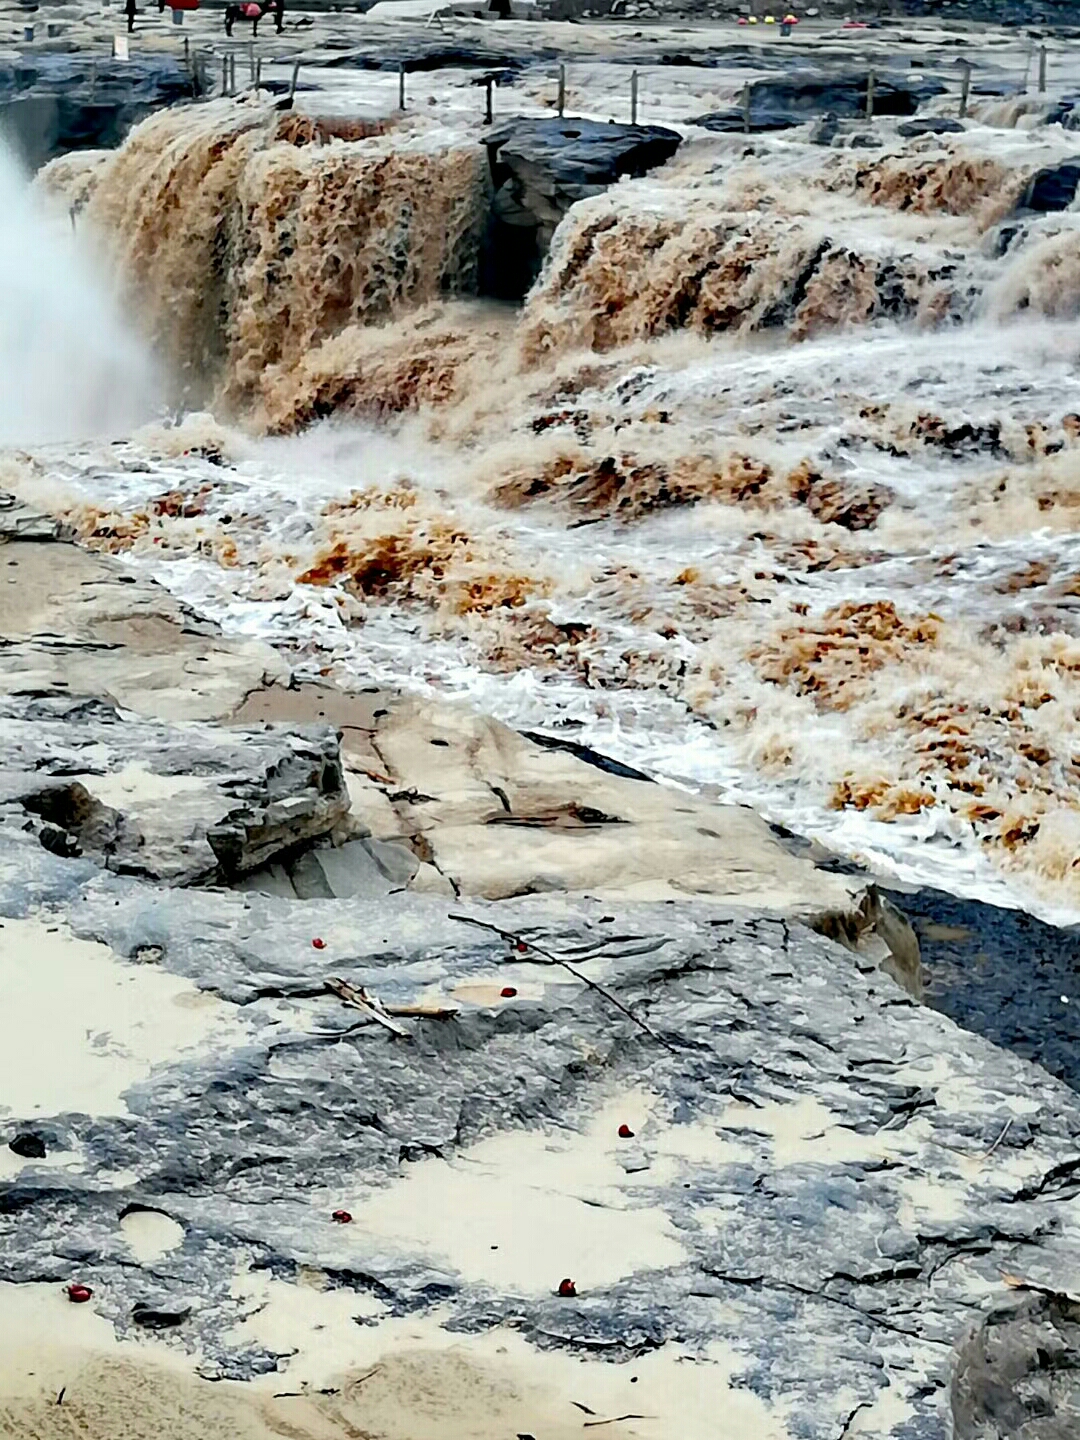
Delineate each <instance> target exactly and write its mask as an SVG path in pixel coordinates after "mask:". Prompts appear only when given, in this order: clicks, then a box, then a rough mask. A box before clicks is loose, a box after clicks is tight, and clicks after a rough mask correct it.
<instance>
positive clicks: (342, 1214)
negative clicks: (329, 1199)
mask: <svg viewBox="0 0 1080 1440" xmlns="http://www.w3.org/2000/svg"><path fill="white" fill-rule="evenodd" d="M330 1218H331V1220H336V1221H337V1223H338V1224H339V1225H348V1224H349V1222H350V1221H351V1220H352V1216H351V1215H350V1214H349V1212H348V1210H335V1211H334V1213H333V1215H331V1217H330Z"/></svg>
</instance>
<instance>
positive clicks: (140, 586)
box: [0, 506, 288, 720]
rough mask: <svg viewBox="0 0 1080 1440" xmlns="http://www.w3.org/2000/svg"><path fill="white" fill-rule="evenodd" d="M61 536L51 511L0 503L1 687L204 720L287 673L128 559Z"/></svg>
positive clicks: (275, 659)
mask: <svg viewBox="0 0 1080 1440" xmlns="http://www.w3.org/2000/svg"><path fill="white" fill-rule="evenodd" d="M64 539H65V531H64V527H63V526H62V525H60V524H59V523H58V522H57V521H56V520H55V519H53V517H52V516H49V515H43V514H41V513H39V512H37V511H35V510H33V509H32V508H28V507H25V506H5V507H2V508H0V694H6V695H23V696H35V695H55V694H65V693H66V694H71V695H97V696H102V697H105V698H108V699H111V700H113V701H115V702H116V703H117V704H119V705H122V706H129V707H130V708H133V709H137V710H138V712H139V713H140V714H142V715H152V716H156V717H158V718H160V719H168V720H207V719H211V718H214V717H217V716H222V715H228V714H229V713H230V712H231V711H233V710H235V709H236V707H237V706H238V705H239V704H241V703H242V701H243V699H244V697H245V696H246V695H248V694H249V693H250V692H251V691H253V690H257V689H259V688H261V687H262V686H263V685H265V684H268V683H269V682H270V681H272V680H282V679H285V678H287V675H288V667H287V666H286V665H285V664H284V663H283V662H282V660H281V658H280V656H278V655H277V654H276V653H275V651H274V650H272V649H271V648H270V646H268V645H265V644H263V643H262V642H261V641H258V640H245V639H236V638H232V637H225V636H222V635H221V634H220V633H219V631H218V629H217V627H216V626H215V625H213V624H210V623H209V622H207V621H205V620H202V619H200V618H199V617H198V616H196V615H194V614H193V613H192V612H191V611H190V610H188V609H187V608H186V607H185V606H183V605H182V604H180V603H179V602H178V601H176V600H174V599H173V598H172V597H171V596H170V595H169V594H168V593H167V592H166V591H165V590H163V589H162V588H161V586H159V585H154V584H153V583H151V582H150V581H148V580H146V579H143V578H141V577H137V576H136V575H134V574H132V573H131V571H130V570H129V569H128V568H127V567H125V566H124V565H123V563H122V562H121V561H119V560H116V559H114V558H113V557H112V556H109V555H99V554H92V553H90V552H88V551H85V550H80V549H77V548H76V547H75V546H73V545H70V544H62V543H58V542H61V541H63V540H64Z"/></svg>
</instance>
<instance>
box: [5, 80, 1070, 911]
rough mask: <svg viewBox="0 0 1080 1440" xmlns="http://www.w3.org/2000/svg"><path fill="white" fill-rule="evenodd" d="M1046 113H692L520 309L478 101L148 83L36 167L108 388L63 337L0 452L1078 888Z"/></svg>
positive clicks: (728, 788)
mask: <svg viewBox="0 0 1080 1440" xmlns="http://www.w3.org/2000/svg"><path fill="white" fill-rule="evenodd" d="M193 116H197V119H193ZM1025 123H1026V122H1025V115H1024V106H1023V105H1022V104H1018V105H1014V106H1012V108H1011V109H1010V107H1009V106H1008V105H1005V104H1003V103H1002V102H993V103H990V102H983V107H982V109H981V110H980V109H979V108H978V107H976V110H975V123H974V124H973V125H972V126H971V128H969V129H968V130H967V131H966V132H965V133H963V134H946V135H941V136H937V135H933V134H930V135H926V136H923V137H921V138H919V139H915V140H908V141H904V140H902V139H900V138H898V136H897V134H896V132H895V127H893V128H892V129H890V128H889V127H888V125H887V124H884V125H882V126H881V144H880V145H879V146H878V147H877V148H872V149H851V148H840V149H838V148H827V147H822V146H819V145H815V144H812V143H810V140H809V138H808V134H807V131H806V130H797V131H792V132H787V133H785V134H781V135H775V136H758V137H754V138H753V139H747V138H746V137H744V136H742V135H738V136H735V135H710V134H707V133H706V132H705V131H702V130H694V129H690V130H688V131H687V140H686V142H685V143H684V145H683V147H682V149H681V150H680V152H679V154H678V155H677V156H676V158H675V159H674V160H672V161H670V162H669V163H668V164H667V165H666V166H664V167H663V168H662V169H660V170H657V171H655V172H654V173H653V174H652V175H651V176H650V177H648V178H647V179H643V180H635V181H624V182H622V183H621V184H619V185H618V186H616V187H614V188H613V189H611V190H609V191H608V192H607V193H605V194H603V195H600V196H598V197H595V198H592V199H588V200H585V201H583V202H581V203H579V204H578V205H577V206H575V207H574V208H573V210H572V211H571V212H570V214H569V215H568V216H567V218H566V219H565V220H564V221H563V222H562V224H561V225H560V226H559V228H558V230H557V231H556V234H555V238H554V242H553V245H552V249H551V252H550V254H549V256H548V260H547V263H546V265H545V268H544V271H543V273H542V274H541V276H540V279H539V280H538V282H537V283H536V285H535V286H534V288H533V290H532V291H531V292H530V294H529V295H528V297H527V299H526V302H525V304H524V307H523V308H522V309H520V310H518V309H514V308H511V307H509V306H502V305H496V304H495V303H493V302H487V301H484V300H480V299H476V298H470V294H471V292H474V291H475V283H476V269H477V263H478V262H477V256H478V250H479V246H480V243H481V233H482V228H483V216H484V214H485V212H486V206H487V202H488V195H487V190H486V187H487V186H488V185H489V183H490V182H489V178H488V175H487V166H486V160H485V158H484V152H483V150H482V148H481V147H480V146H479V145H477V144H476V140H475V136H469V137H463V136H462V134H461V133H460V132H458V133H455V132H454V131H452V130H449V129H446V128H443V127H441V126H440V125H439V124H438V123H436V122H435V121H433V120H430V119H428V118H421V117H420V116H419V115H413V116H411V117H409V118H398V119H394V120H391V121H388V122H386V123H380V124H374V123H371V124H366V125H355V126H353V127H352V128H351V129H350V127H349V126H348V125H346V124H342V123H340V122H339V123H337V124H336V125H334V126H330V127H329V128H328V127H325V126H324V127H323V133H320V127H319V125H318V124H317V123H315V122H312V121H305V120H304V119H303V117H294V116H285V115H281V114H279V113H277V112H275V111H273V110H272V109H270V108H268V106H266V105H265V104H263V103H261V102H259V101H257V100H254V99H250V98H249V99H247V100H245V101H240V102H228V101H219V102H212V103H209V104H206V105H204V106H201V107H199V108H198V109H197V111H193V110H191V109H187V110H183V111H173V112H166V113H163V114H161V115H158V116H156V117H154V118H152V119H151V120H149V121H147V122H145V123H144V124H143V125H142V126H140V127H139V129H138V130H136V131H135V132H134V133H133V135H132V136H131V137H130V139H129V140H128V142H127V143H126V145H125V146H124V147H123V148H122V149H121V150H120V151H118V152H115V153H113V154H108V155H91V156H73V157H68V158H66V159H63V160H60V161H56V162H53V164H52V165H51V166H50V167H48V168H47V169H46V171H44V172H43V173H42V175H41V176H40V177H39V179H38V181H37V185H36V190H37V198H38V200H39V201H44V202H46V203H47V204H53V205H55V206H56V207H57V213H58V214H59V216H60V218H59V219H56V218H55V215H54V216H53V218H51V219H49V218H40V217H35V216H34V215H33V214H32V213H31V210H30V208H29V201H28V200H26V201H25V202H24V201H19V202H16V201H14V200H11V203H6V204H5V214H4V215H3V217H2V219H0V227H5V228H4V234H5V242H4V243H5V248H7V247H9V246H10V245H11V244H13V243H19V244H21V245H23V246H27V245H28V244H30V243H33V244H34V245H37V244H38V241H37V239H33V241H32V242H31V237H32V236H37V235H40V236H41V237H42V246H39V247H38V248H39V249H41V248H42V247H43V246H44V244H45V238H46V236H47V238H48V246H49V247H51V248H47V249H45V250H44V251H43V253H45V255H46V268H47V269H48V283H49V284H50V285H52V286H55V290H54V292H53V293H54V296H64V297H67V301H66V303H64V304H56V303H54V304H53V305H52V306H51V307H47V308H45V309H44V310H43V311H42V312H41V313H42V314H43V315H44V317H45V318H44V319H43V320H42V321H41V322H40V323H41V324H43V325H48V326H53V327H55V328H56V329H57V330H58V331H59V332H63V333H64V334H68V333H69V332H70V339H71V345H73V346H75V347H76V349H77V350H78V355H77V357H76V358H77V360H78V361H79V364H80V365H81V366H82V369H83V370H84V371H85V370H86V369H87V366H86V364H85V363H84V362H85V361H86V358H87V352H89V353H90V357H91V361H92V363H90V365H89V367H88V368H89V373H90V374H91V375H94V376H96V377H97V381H96V382H95V383H97V382H98V381H100V379H101V377H102V376H104V377H105V379H106V391H107V393H108V395H109V396H110V397H111V401H112V402H113V405H114V407H118V408H114V410H113V413H107V414H106V421H105V423H104V424H103V426H102V427H101V428H102V429H103V430H104V432H105V434H104V438H101V439H98V440H86V439H83V438H82V437H83V436H84V435H85V434H86V427H85V426H81V427H80V424H79V415H78V409H79V396H78V394H77V393H71V392H72V390H74V391H76V392H77V391H78V389H79V382H78V380H77V379H74V380H72V381H71V382H70V384H69V383H68V382H67V381H66V379H65V376H64V375H63V374H59V375H56V376H50V377H46V378H47V379H48V381H49V384H50V385H55V392H54V393H55V395H56V398H57V402H58V407H57V408H58V409H59V411H60V412H61V413H64V414H67V415H68V416H69V417H70V427H69V428H70V434H68V435H65V434H64V433H62V432H60V433H56V432H51V431H50V430H49V429H48V428H46V429H44V430H42V429H40V428H35V423H36V422H35V420H34V417H33V416H30V419H27V416H28V415H30V410H29V409H28V408H27V406H26V404H25V402H20V403H18V404H14V405H13V404H12V403H11V402H10V401H9V400H6V401H5V407H6V408H5V414H4V416H3V420H4V424H3V438H4V439H5V440H7V441H12V440H20V441H22V442H24V443H25V444H31V445H35V446H36V448H34V449H31V450H24V451H15V450H9V451H8V452H7V453H6V459H5V461H4V473H3V474H2V475H0V485H2V487H3V488H4V489H9V490H17V491H19V492H21V493H24V494H27V495H29V494H33V495H35V496H36V497H37V498H38V499H39V500H40V499H41V498H42V497H46V498H47V499H48V500H49V501H50V502H51V503H52V504H53V505H54V506H60V507H61V508H64V509H65V510H66V512H67V513H68V514H69V516H70V518H71V520H72V522H73V523H74V524H75V526H76V527H77V529H78V531H79V533H80V534H81V535H82V537H83V538H84V539H85V540H86V541H87V543H89V544H90V545H92V546H97V547H102V548H105V549H108V550H110V551H113V552H118V553H120V552H122V553H124V554H126V555H127V556H128V557H129V558H130V560H131V563H132V564H136V565H142V566H146V567H148V568H149V569H150V570H151V571H152V573H153V574H154V575H155V576H156V577H157V578H158V579H160V580H161V581H162V582H163V583H164V584H165V585H167V586H168V587H169V589H170V590H172V591H173V592H174V593H176V594H178V595H179V596H181V597H183V598H184V599H186V600H189V601H190V602H192V603H193V604H194V605H195V606H197V607H198V608H199V609H200V610H202V611H203V612H205V613H208V614H210V615H212V616H214V617H215V618H217V619H219V620H220V621H221V622H222V623H223V624H224V625H225V626H226V627H228V628H230V629H233V630H240V631H243V632H245V633H250V634H259V635H262V636H264V637H267V638H269V639H271V640H272V641H273V642H274V643H276V644H278V645H279V646H281V647H283V648H284V650H285V651H286V652H287V654H288V655H289V656H290V658H291V659H292V661H293V663H294V664H295V665H296V666H297V667H298V668H299V670H300V671H301V673H319V674H330V675H333V676H335V677H336V678H337V679H338V680H339V681H340V682H341V683H343V684H346V685H350V684H351V685H354V686H357V685H364V684H371V683H373V682H377V683H379V684H382V685H388V684H394V683H398V684H401V685H403V686H407V687H411V688H416V689H425V688H430V689H432V690H435V691H438V692H440V693H444V694H446V693H449V694H459V695H463V696H467V697H468V698H469V699H470V700H471V701H472V702H474V703H475V704H476V705H477V706H479V707H480V708H482V709H484V710H485V711H487V712H489V713H494V714H496V715H498V716H500V717H501V718H503V719H505V720H508V721H510V722H512V723H514V724H516V725H519V726H523V727H528V728H533V729H540V730H546V731H548V732H551V733H558V734H563V735H567V736H569V737H571V738H574V739H578V740H582V741H585V742H587V743H590V744H592V745H594V746H596V747H597V748H599V749H601V750H604V751H606V752H609V753H613V754H615V755H617V756H619V757H620V758H623V759H625V760H628V761H630V762H632V763H633V764H635V765H636V766H638V767H640V768H643V769H646V770H649V771H650V772H651V773H653V774H655V775H657V776H662V777H668V778H670V779H671V780H672V781H674V782H677V783H683V784H688V785H693V786H707V787H714V789H713V793H716V794H718V795H721V796H724V797H727V798H731V799H733V800H741V801H746V802H748V803H750V804H751V805H753V806H754V807H755V808H757V809H758V810H759V811H760V812H762V813H763V814H765V815H766V816H767V817H769V818H770V819H772V820H774V821H776V822H779V823H782V824H784V825H786V826H788V827H790V828H791V829H793V830H795V831H797V832H799V833H801V834H804V835H808V836H811V837H816V838H818V839H820V840H821V841H822V842H823V843H824V844H825V845H827V846H828V847H829V848H830V849H832V850H834V851H837V852H839V853H841V854H844V855H846V856H849V857H852V858H857V859H861V860H863V861H865V862H866V863H867V864H869V865H870V866H871V867H873V868H874V869H876V870H877V871H879V872H880V873H883V874H885V875H887V876H891V877H897V878H900V879H903V880H907V881H912V882H918V883H926V884H931V885H934V886H936V887H938V888H942V889H950V890H953V891H954V892H956V893H960V894H966V895H976V896H982V897H985V898H989V899H993V900H995V901H997V902H998V903H1006V904H1021V905H1024V906H1025V907H1027V908H1029V909H1032V910H1034V911H1036V912H1038V913H1040V914H1042V915H1044V916H1045V917H1047V918H1051V919H1057V920H1066V919H1070V920H1071V919H1075V918H1076V917H1077V916H1078V915H1080V783H1078V782H1080V614H1078V605H1080V534H1078V525H1077V519H1078V517H1080V414H1078V413H1077V411H1078V410H1080V397H1078V394H1077V371H1078V362H1080V321H1078V318H1077V317H1078V313H1080V211H1078V210H1077V209H1076V208H1075V199H1074V198H1071V197H1069V196H1066V197H1065V200H1064V206H1065V208H1062V209H1049V208H1048V207H1046V208H1042V209H1040V207H1039V206H1038V205H1033V204H1032V203H1031V202H1032V196H1033V194H1034V193H1035V191H1036V190H1037V189H1038V187H1039V180H1038V177H1039V176H1040V175H1044V176H1045V175H1047V174H1053V173H1056V171H1055V167H1061V166H1062V164H1063V162H1065V161H1067V160H1069V159H1070V158H1071V157H1073V156H1074V155H1075V152H1076V151H1077V149H1080V145H1078V142H1077V141H1076V140H1075V139H1073V138H1072V137H1071V136H1070V134H1069V132H1067V131H1065V130H1063V129H1062V128H1061V127H1060V126H1058V125H1044V126H1041V127H1038V128H1036V127H1031V128H1025ZM1063 173H1064V174H1065V176H1066V179H1067V178H1068V168H1067V167H1066V170H1065V171H1064V172H1063ZM1073 184H1074V187H1075V178H1074V180H1073ZM9 188H10V186H9ZM1043 188H1044V189H1045V188H1046V187H1045V186H1044V187H1043ZM7 198H8V199H10V197H7ZM69 212H70V213H71V214H72V215H74V216H75V219H76V224H75V226H74V238H72V226H71V225H70V223H69V220H68V215H69ZM12 227H17V228H18V230H19V232H20V233H19V234H18V235H17V236H15V238H14V239H13V238H12ZM23 253H24V254H25V253H27V252H26V250H25V249H24V251H23ZM91 269H93V270H95V272H96V274H97V275H98V276H99V277H104V276H106V275H108V276H110V277H111V280H112V283H113V285H114V288H115V289H116V291H117V294H118V299H117V310H116V313H117V314H118V313H120V307H123V308H124V310H125V311H126V313H127V314H129V315H133V316H139V317H140V318H141V322H142V325H141V329H142V335H141V339H140V342H139V345H140V346H143V345H145V347H146V349H145V353H144V352H142V351H141V350H140V353H139V354H138V355H136V354H135V353H134V351H135V350H136V348H137V347H136V346H135V342H134V341H133V340H129V339H127V338H125V332H124V329H123V327H122V326H121V325H120V323H119V321H118V320H116V318H115V315H107V314H106V313H105V312H106V310H107V308H108V307H107V306H106V305H105V302H104V300H102V299H100V297H98V298H95V296H94V294H93V291H92V289H91V288H90V282H89V281H88V280H87V279H86V278H85V277H86V276H87V275H88V274H89V272H90V270H91ZM15 270H16V267H15V265H14V264H13V263H9V264H8V265H7V266H6V267H5V273H6V274H7V275H8V276H9V277H10V276H12V274H13V273H14V272H15ZM20 278H21V272H20ZM9 283H11V282H10V279H9ZM6 299H7V297H5V301H6ZM99 312H100V313H99ZM5 343H6V346H7V351H8V353H5V354H4V355H3V356H2V357H0V358H2V362H3V365H4V373H5V377H9V376H10V375H12V374H13V373H15V372H16V371H18V368H19V367H18V364H17V362H16V358H15V357H16V354H17V346H16V348H12V341H11V339H10V338H9V339H8V341H6V342H5ZM80 347H81V348H80ZM61 353H64V352H63V347H61ZM150 356H152V357H153V359H152V360H151V359H150V358H149V357H150ZM94 357H96V359H95V358H94ZM153 366H160V367H161V373H163V374H169V375H171V376H172V377H174V384H175V394H174V395H173V396H172V397H171V399H170V402H169V403H170V406H171V410H170V414H171V415H172V416H174V417H175V416H177V415H180V414H181V413H183V416H184V418H183V419H182V420H177V419H175V418H174V419H173V420H172V421H171V422H163V421H162V419H161V413H162V412H161V408H160V407H161V398H162V395H163V391H162V390H161V388H160V387H158V388H157V392H156V395H155V398H154V400H153V401H149V400H147V398H146V395H145V391H146V379H147V376H148V375H149V374H150V373H151V371H152V367H153ZM78 369H79V366H75V368H74V369H73V370H72V372H71V373H72V375H75V374H77V372H78ZM5 383H6V384H7V385H9V386H10V381H9V380H8V379H7V378H6V379H5ZM34 383H35V384H37V385H38V386H39V387H40V385H41V384H42V383H43V382H42V380H41V378H40V377H39V378H37V379H36V380H35V381H34ZM132 407H134V408H135V409H137V410H138V409H140V408H141V414H142V417H143V419H144V420H145V421H147V422H148V423H146V424H145V425H144V426H143V428H142V429H135V430H130V429H129V430H128V431H127V432H126V433H127V435H128V438H126V439H124V440H122V441H117V440H116V439H115V438H114V437H115V435H116V433H117V430H118V428H119V426H120V422H121V418H123V419H124V420H125V421H126V420H127V419H128V418H129V416H128V411H129V410H130V409H131V408H132ZM155 407H158V413H157V414H156V415H155V413H154V409H155ZM32 408H33V407H30V409H32ZM39 408H40V407H39ZM328 416H332V418H331V419H327V418H326V417H328ZM212 417H216V418H212ZM20 423H22V424H23V425H24V429H23V431H22V432H21V433H16V432H17V431H18V425H19V424H20ZM72 436H77V437H79V438H78V439H77V440H73V439H72ZM39 442H48V443H44V444H42V443H39Z"/></svg>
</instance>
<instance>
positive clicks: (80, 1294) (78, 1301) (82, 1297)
mask: <svg viewBox="0 0 1080 1440" xmlns="http://www.w3.org/2000/svg"><path fill="white" fill-rule="evenodd" d="M93 1293H94V1292H93V1290H91V1289H90V1286H89V1285H69V1286H68V1287H67V1297H68V1299H69V1300H70V1301H71V1303H72V1304H73V1305H85V1304H86V1302H87V1300H89V1299H90V1298H91V1296H92V1295H93Z"/></svg>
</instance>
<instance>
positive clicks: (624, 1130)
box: [619, 1125, 634, 1140]
mask: <svg viewBox="0 0 1080 1440" xmlns="http://www.w3.org/2000/svg"><path fill="white" fill-rule="evenodd" d="M633 1138H634V1132H633V1130H631V1129H630V1126H629V1125H620V1126H619V1139H620V1140H632V1139H633Z"/></svg>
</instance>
